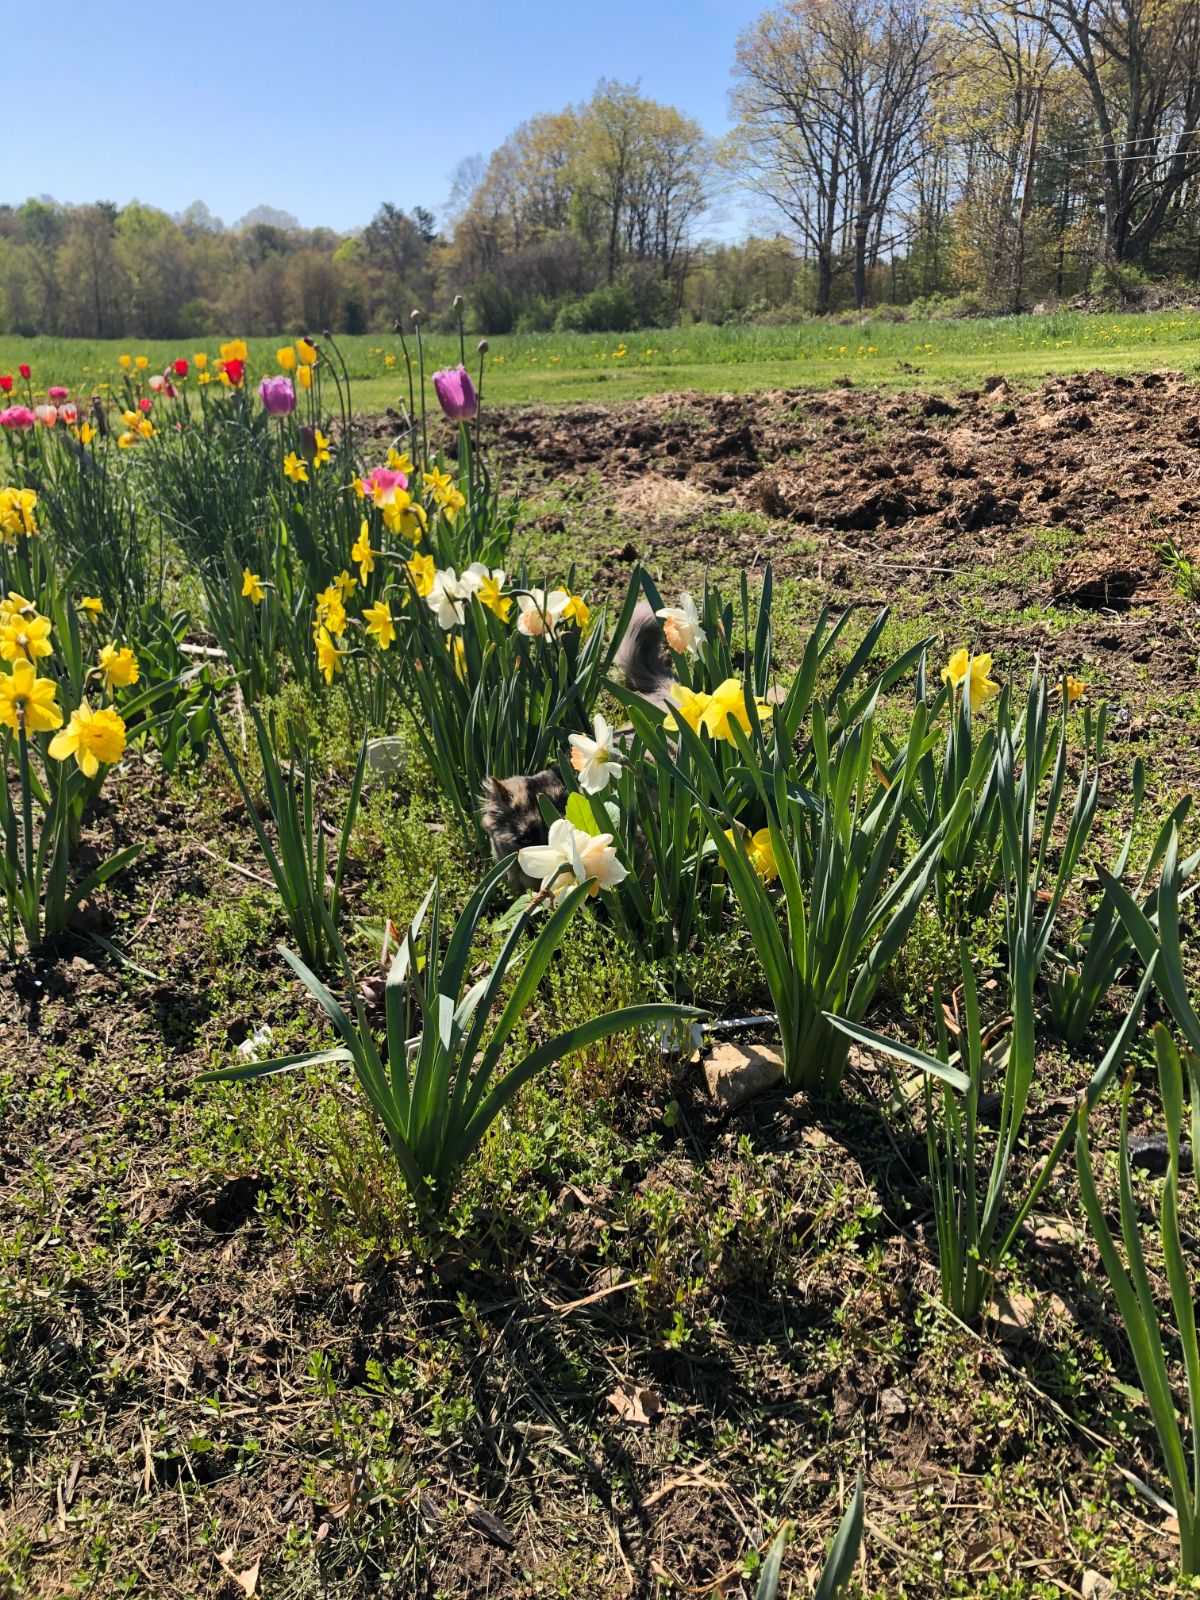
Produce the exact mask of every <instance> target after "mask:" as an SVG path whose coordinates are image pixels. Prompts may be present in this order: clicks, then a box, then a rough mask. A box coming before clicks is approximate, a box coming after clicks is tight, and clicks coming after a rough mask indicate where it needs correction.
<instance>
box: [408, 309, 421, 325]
mask: <svg viewBox="0 0 1200 1600" xmlns="http://www.w3.org/2000/svg"><path fill="white" fill-rule="evenodd" d="M408 320H409V321H410V322H420V320H421V308H420V307H419V306H418V307H417V309H416V310H415V311H410V312H409V314H408Z"/></svg>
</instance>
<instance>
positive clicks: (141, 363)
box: [133, 356, 150, 372]
mask: <svg viewBox="0 0 1200 1600" xmlns="http://www.w3.org/2000/svg"><path fill="white" fill-rule="evenodd" d="M133 364H134V366H135V367H136V368H137V369H138V371H139V372H145V370H146V368H147V367H148V366H149V365H150V358H149V357H148V356H139V357H138V358H137V360H136V361H135V362H134V363H133Z"/></svg>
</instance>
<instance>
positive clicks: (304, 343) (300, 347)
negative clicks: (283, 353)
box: [296, 339, 317, 367]
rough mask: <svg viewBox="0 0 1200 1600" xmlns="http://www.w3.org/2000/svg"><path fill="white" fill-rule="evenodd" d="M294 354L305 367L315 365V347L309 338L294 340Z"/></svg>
mask: <svg viewBox="0 0 1200 1600" xmlns="http://www.w3.org/2000/svg"><path fill="white" fill-rule="evenodd" d="M296 354H297V355H298V356H299V357H300V361H301V364H302V365H303V366H306V367H315V366H316V364H317V347H316V345H315V344H314V343H313V342H312V340H311V339H297V340H296Z"/></svg>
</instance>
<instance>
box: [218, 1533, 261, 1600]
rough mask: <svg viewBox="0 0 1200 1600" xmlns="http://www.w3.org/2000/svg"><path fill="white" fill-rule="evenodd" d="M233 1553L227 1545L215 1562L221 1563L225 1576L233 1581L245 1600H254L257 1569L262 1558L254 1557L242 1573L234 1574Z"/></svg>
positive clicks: (232, 1548)
mask: <svg viewBox="0 0 1200 1600" xmlns="http://www.w3.org/2000/svg"><path fill="white" fill-rule="evenodd" d="M233 1553H234V1547H233V1545H229V1546H228V1548H227V1549H225V1550H222V1551H221V1553H220V1555H219V1556H218V1557H217V1560H218V1561H219V1562H220V1563H221V1566H222V1567H223V1568H224V1570H225V1572H226V1574H227V1575H228V1576H229V1577H231V1578H232V1579H233V1581H234V1583H236V1584H237V1586H238V1588H239V1589H240V1590H241V1591H242V1593H243V1594H244V1595H245V1596H246V1600H254V1596H255V1595H256V1594H257V1593H258V1569H259V1567H260V1566H261V1565H262V1557H261V1556H256V1557H255V1558H254V1561H253V1563H252V1564H251V1565H250V1566H248V1567H246V1568H245V1570H244V1571H242V1572H235V1571H234V1569H233Z"/></svg>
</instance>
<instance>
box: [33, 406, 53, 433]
mask: <svg viewBox="0 0 1200 1600" xmlns="http://www.w3.org/2000/svg"><path fill="white" fill-rule="evenodd" d="M33 411H34V416H36V417H37V419H38V421H39V422H40V423H42V425H43V426H44V427H47V428H52V427H53V426H54V424H55V423H56V422H57V421H58V412H57V411H56V410H55V408H54V407H53V406H35V407H34V408H33Z"/></svg>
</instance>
